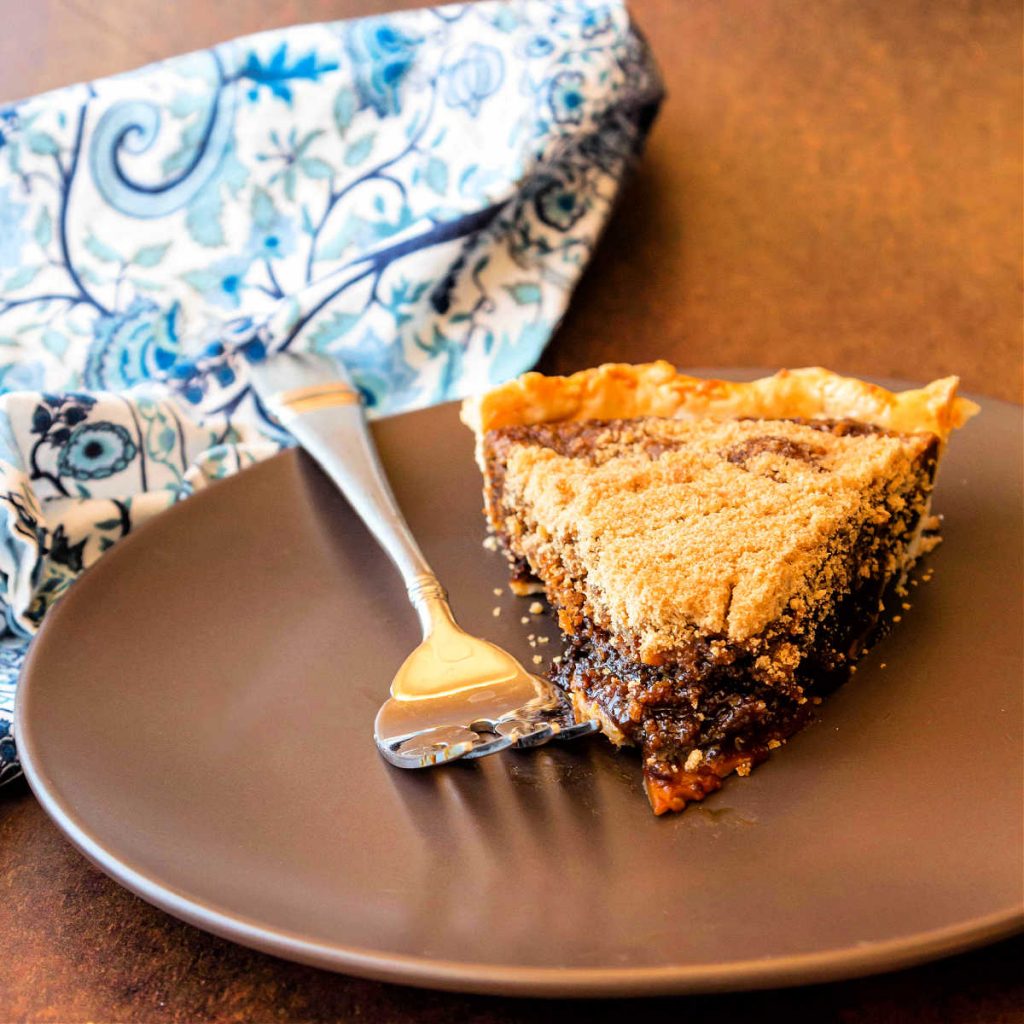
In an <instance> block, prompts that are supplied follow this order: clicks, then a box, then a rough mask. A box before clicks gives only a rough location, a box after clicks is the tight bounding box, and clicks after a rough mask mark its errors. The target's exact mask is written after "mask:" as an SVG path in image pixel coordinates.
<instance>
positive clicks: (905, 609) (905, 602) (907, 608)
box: [903, 601, 910, 612]
mask: <svg viewBox="0 0 1024 1024" xmlns="http://www.w3.org/2000/svg"><path fill="white" fill-rule="evenodd" d="M903 610H904V611H905V612H909V611H910V602H909V601H904V602H903Z"/></svg>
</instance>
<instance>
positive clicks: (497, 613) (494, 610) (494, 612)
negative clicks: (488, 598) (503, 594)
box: [491, 605, 501, 618]
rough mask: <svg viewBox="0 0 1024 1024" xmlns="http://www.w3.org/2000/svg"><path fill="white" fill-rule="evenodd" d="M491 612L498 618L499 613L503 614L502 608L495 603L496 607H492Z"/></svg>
mask: <svg viewBox="0 0 1024 1024" xmlns="http://www.w3.org/2000/svg"><path fill="white" fill-rule="evenodd" d="M491 614H492V615H493V616H494V617H495V618H497V617H498V616H499V615H500V614H501V609H500V608H499V607H498V606H497V605H495V606H494V607H493V608H492V609H491Z"/></svg>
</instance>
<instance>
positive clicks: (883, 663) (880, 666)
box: [878, 661, 886, 668]
mask: <svg viewBox="0 0 1024 1024" xmlns="http://www.w3.org/2000/svg"><path fill="white" fill-rule="evenodd" d="M885 666H886V662H884V661H883V662H882V664H881V665H879V666H878V667H879V668H885Z"/></svg>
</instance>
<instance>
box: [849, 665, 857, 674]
mask: <svg viewBox="0 0 1024 1024" xmlns="http://www.w3.org/2000/svg"><path fill="white" fill-rule="evenodd" d="M856 671H857V666H856V665H851V666H850V675H851V676H852V675H853V673H854V672H856Z"/></svg>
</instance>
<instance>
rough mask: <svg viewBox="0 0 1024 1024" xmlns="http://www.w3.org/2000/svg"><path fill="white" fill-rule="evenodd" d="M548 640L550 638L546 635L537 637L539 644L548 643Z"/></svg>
mask: <svg viewBox="0 0 1024 1024" xmlns="http://www.w3.org/2000/svg"><path fill="white" fill-rule="evenodd" d="M547 642H548V638H547V637H546V636H539V637H537V643H539V644H546V643H547Z"/></svg>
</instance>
